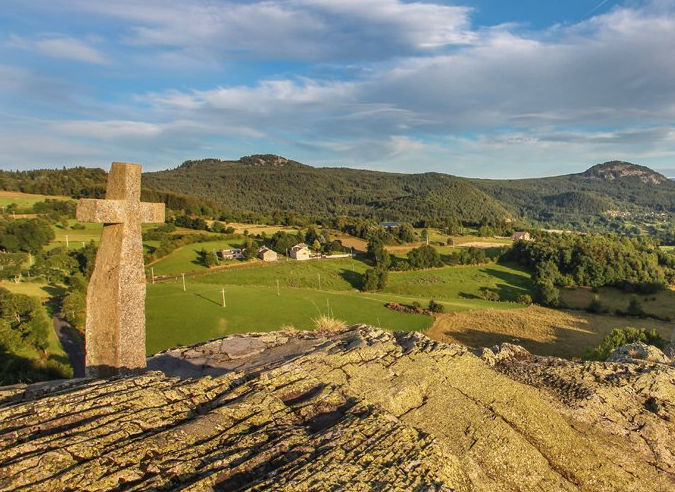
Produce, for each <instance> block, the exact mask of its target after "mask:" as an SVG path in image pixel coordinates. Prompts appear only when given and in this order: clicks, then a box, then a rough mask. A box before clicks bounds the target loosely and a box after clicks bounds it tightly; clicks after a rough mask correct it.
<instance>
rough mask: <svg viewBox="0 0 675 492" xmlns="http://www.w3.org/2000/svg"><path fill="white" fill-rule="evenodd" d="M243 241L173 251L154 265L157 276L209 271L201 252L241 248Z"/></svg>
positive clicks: (187, 247)
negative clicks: (202, 260)
mask: <svg viewBox="0 0 675 492" xmlns="http://www.w3.org/2000/svg"><path fill="white" fill-rule="evenodd" d="M241 243H242V240H241V239H230V240H226V241H208V242H204V243H194V244H188V245H186V246H183V247H180V248H177V249H176V250H174V251H172V252H171V254H170V255H169V256H166V257H164V258H162V259H161V260H159V261H157V262H155V263H153V264H152V268H154V270H155V275H178V274H180V273H187V272H201V271H206V270H208V267H206V266H204V265H203V264H202V263H201V262H200V261H199V252H200V251H201V250H202V248H203V249H205V250H206V251H215V250H220V249H227V248H230V247H232V246H237V247H239V246H241ZM236 262H237V261H236V260H231V261H226V262H221V264H234V263H236Z"/></svg>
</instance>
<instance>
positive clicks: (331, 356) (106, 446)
mask: <svg viewBox="0 0 675 492" xmlns="http://www.w3.org/2000/svg"><path fill="white" fill-rule="evenodd" d="M149 366H150V368H151V369H152V370H154V371H162V372H149V373H147V374H144V375H139V376H135V377H127V378H117V379H110V380H97V381H94V380H82V379H80V380H72V381H67V382H63V383H61V384H60V385H59V383H49V384H42V385H40V386H37V385H35V386H28V387H25V388H17V387H13V388H11V387H10V388H8V389H4V390H3V389H0V490H31V491H35V492H39V491H48V492H52V491H54V490H70V491H80V490H82V491H84V490H98V491H110V492H112V491H121V490H136V491H143V490H166V491H178V490H191V491H212V490H220V491H240V492H244V491H247V492H253V491H277V492H282V491H288V492H297V491H310V490H311V491H316V492H323V491H326V492H328V491H333V490H343V491H349V492H352V491H353V492H356V491H365V490H379V491H388V492H408V491H418V492H449V491H467V492H469V491H472V492H488V491H496V490H499V491H504V492H515V491H524V490H528V491H529V490H532V491H534V490H538V491H541V492H560V491H569V492H580V491H593V492H624V491H628V490H630V491H635V492H656V491H666V490H673V488H674V487H675V479H674V478H673V475H672V470H673V467H675V459H674V458H673V451H675V439H674V438H673V436H674V435H675V424H674V422H675V412H674V410H673V409H674V408H675V393H674V392H673V385H672V382H671V381H672V379H673V378H674V377H675V369H674V368H673V367H672V366H669V365H667V364H664V363H655V362H645V361H633V362H612V363H593V362H570V361H565V360H561V359H555V358H549V357H537V356H533V355H531V354H529V353H528V352H526V351H525V350H523V349H521V348H519V347H515V346H511V345H508V344H504V345H502V346H501V347H500V348H498V349H495V350H494V351H493V350H484V351H483V352H482V353H481V357H480V358H479V357H477V356H476V355H474V354H472V353H471V352H469V351H468V349H466V348H465V347H462V346H459V345H446V344H443V343H439V342H434V341H432V340H429V339H428V338H426V337H425V336H424V335H421V334H416V333H390V332H384V331H381V330H378V329H375V328H369V327H364V326H359V327H354V328H352V329H349V330H347V331H343V332H330V333H325V332H324V333H316V332H297V331H295V332H288V331H287V332H275V333H267V334H250V335H234V336H230V337H228V338H225V339H222V340H214V341H211V342H207V343H205V344H200V345H197V346H193V347H188V348H176V349H172V350H170V351H167V352H165V353H161V354H158V355H156V356H154V357H152V358H151V359H150V360H149ZM180 378H187V379H180ZM64 487H65V488H64Z"/></svg>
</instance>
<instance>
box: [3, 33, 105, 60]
mask: <svg viewBox="0 0 675 492" xmlns="http://www.w3.org/2000/svg"><path fill="white" fill-rule="evenodd" d="M8 45H9V46H11V47H13V48H21V49H25V50H30V51H34V52H37V53H40V54H42V55H45V56H49V57H52V58H64V59H68V60H75V61H79V62H84V63H94V64H98V65H104V64H108V63H110V60H109V59H108V57H107V56H106V55H104V54H103V53H101V52H100V51H98V50H97V49H95V48H93V47H92V46H90V45H88V44H86V43H84V42H83V41H81V40H79V39H75V38H72V37H69V36H63V35H56V34H48V35H43V36H40V37H38V38H35V39H29V38H24V37H20V36H17V35H12V36H10V38H9V42H8Z"/></svg>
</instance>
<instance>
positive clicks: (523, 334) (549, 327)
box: [425, 306, 672, 358]
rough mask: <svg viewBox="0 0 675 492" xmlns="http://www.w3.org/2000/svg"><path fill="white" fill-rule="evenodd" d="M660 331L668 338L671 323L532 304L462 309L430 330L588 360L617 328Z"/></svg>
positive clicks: (465, 340) (479, 343)
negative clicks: (588, 354) (515, 307)
mask: <svg viewBox="0 0 675 492" xmlns="http://www.w3.org/2000/svg"><path fill="white" fill-rule="evenodd" d="M627 326H635V327H638V328H647V329H652V328H654V329H656V330H657V331H658V332H659V333H660V334H661V336H662V337H664V338H666V339H669V338H670V332H671V330H672V325H671V324H670V323H666V322H663V321H657V320H653V319H637V318H622V317H618V316H611V315H598V314H590V313H586V312H582V311H567V310H558V309H549V308H544V307H540V306H530V307H528V308H526V309H518V310H509V311H506V310H501V309H493V310H482V311H463V312H453V313H448V314H444V315H441V316H439V317H438V318H437V320H436V322H435V323H434V325H433V326H432V327H431V328H430V329H429V330H427V331H426V332H425V334H426V335H428V336H429V337H431V338H433V339H435V340H440V341H443V342H449V343H460V344H462V345H467V346H469V347H472V348H478V347H491V346H493V345H497V344H501V343H504V342H508V343H514V344H518V345H522V346H523V347H525V348H526V349H527V350H529V351H530V352H532V353H534V354H539V355H551V356H556V357H565V358H574V357H583V355H584V353H585V352H586V350H587V349H588V348H589V347H595V346H597V345H599V344H600V342H601V341H602V339H603V338H604V337H605V336H606V335H607V334H609V332H611V331H612V330H613V329H614V328H625V327H627Z"/></svg>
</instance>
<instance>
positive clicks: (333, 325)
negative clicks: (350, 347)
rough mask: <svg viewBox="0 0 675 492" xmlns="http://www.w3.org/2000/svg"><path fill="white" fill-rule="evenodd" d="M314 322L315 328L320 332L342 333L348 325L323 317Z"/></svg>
mask: <svg viewBox="0 0 675 492" xmlns="http://www.w3.org/2000/svg"><path fill="white" fill-rule="evenodd" d="M312 321H314V328H316V329H317V330H318V331H340V330H342V329H343V328H345V327H346V326H347V323H345V322H344V321H341V320H339V319H335V318H331V317H330V316H325V315H321V316H319V317H318V318H316V319H313V320H312Z"/></svg>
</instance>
